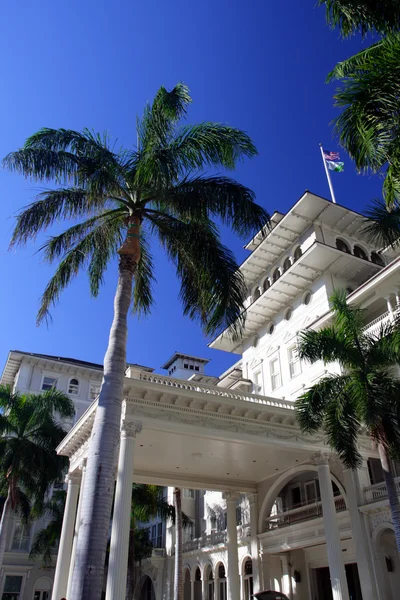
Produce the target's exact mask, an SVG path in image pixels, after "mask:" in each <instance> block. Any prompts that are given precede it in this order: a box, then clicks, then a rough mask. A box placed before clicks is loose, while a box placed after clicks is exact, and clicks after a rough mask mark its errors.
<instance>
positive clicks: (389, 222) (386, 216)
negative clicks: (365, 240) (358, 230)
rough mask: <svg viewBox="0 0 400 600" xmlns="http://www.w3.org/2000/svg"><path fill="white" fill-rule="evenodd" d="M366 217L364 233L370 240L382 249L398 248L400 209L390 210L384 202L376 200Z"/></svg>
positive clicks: (396, 207) (367, 211)
mask: <svg viewBox="0 0 400 600" xmlns="http://www.w3.org/2000/svg"><path fill="white" fill-rule="evenodd" d="M365 215H366V217H367V219H366V221H365V224H364V231H365V232H366V233H367V234H368V236H369V238H370V240H371V241H372V242H375V243H377V244H379V245H380V246H381V247H382V248H387V247H391V248H393V249H395V248H397V247H398V245H399V240H400V207H399V206H395V207H393V208H391V209H390V210H388V209H387V206H386V204H385V203H384V202H382V201H381V200H375V202H374V203H373V204H372V205H371V206H370V207H369V209H367V210H366V211H365Z"/></svg>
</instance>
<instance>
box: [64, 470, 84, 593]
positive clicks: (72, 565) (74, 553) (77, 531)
mask: <svg viewBox="0 0 400 600" xmlns="http://www.w3.org/2000/svg"><path fill="white" fill-rule="evenodd" d="M80 469H81V472H82V477H81V486H80V491H79V502H78V509H77V511H76V519H75V531H74V539H73V543H72V553H71V564H70V567H69V576H68V586H67V595H66V597H67V598H70V597H71V585H72V576H73V574H74V567H75V556H76V548H77V544H78V534H79V525H80V515H81V508H82V500H83V494H84V485H85V475H86V458H85V460H84V462H83V464H82V465H81V467H80Z"/></svg>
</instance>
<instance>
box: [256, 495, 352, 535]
mask: <svg viewBox="0 0 400 600" xmlns="http://www.w3.org/2000/svg"><path fill="white" fill-rule="evenodd" d="M334 501H335V507H336V512H342V511H344V510H346V503H345V500H344V498H343V496H335V498H334ZM318 517H322V502H321V501H318V502H313V503H312V504H303V505H302V506H299V507H297V508H292V509H291V510H286V511H285V512H282V513H279V514H276V515H270V516H269V517H267V519H266V525H267V526H266V530H267V531H270V530H272V529H278V528H281V527H288V526H289V525H293V524H295V523H301V522H302V521H309V520H310V519H317V518H318Z"/></svg>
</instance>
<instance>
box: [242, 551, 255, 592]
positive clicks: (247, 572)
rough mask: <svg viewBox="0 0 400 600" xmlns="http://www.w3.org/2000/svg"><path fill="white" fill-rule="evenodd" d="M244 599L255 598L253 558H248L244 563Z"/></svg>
mask: <svg viewBox="0 0 400 600" xmlns="http://www.w3.org/2000/svg"><path fill="white" fill-rule="evenodd" d="M243 579H244V599H243V600H252V598H253V563H252V562H251V560H250V559H249V560H246V562H245V563H244V575H243Z"/></svg>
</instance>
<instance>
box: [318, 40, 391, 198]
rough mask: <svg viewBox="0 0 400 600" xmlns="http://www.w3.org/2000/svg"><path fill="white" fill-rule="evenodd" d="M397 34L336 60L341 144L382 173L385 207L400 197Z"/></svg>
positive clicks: (359, 165) (356, 158) (336, 125)
mask: <svg viewBox="0 0 400 600" xmlns="http://www.w3.org/2000/svg"><path fill="white" fill-rule="evenodd" d="M399 78H400V34H397V33H396V34H391V35H388V36H387V37H385V38H383V39H382V40H380V41H379V42H377V43H376V44H373V45H372V46H371V47H370V48H367V49H366V50H362V51H361V52H359V53H358V54H356V55H355V56H352V57H351V58H349V59H348V60H345V61H343V62H341V63H338V65H336V67H335V69H334V70H333V71H332V72H331V73H330V75H329V77H328V80H329V81H332V80H340V81H341V84H340V87H339V88H338V89H337V90H336V92H335V96H334V97H335V101H336V102H335V104H336V106H337V107H339V108H340V109H341V114H340V115H339V116H338V117H337V118H336V119H335V121H334V129H335V133H336V134H337V135H338V136H339V139H340V143H341V145H342V146H343V147H344V148H345V149H346V151H347V152H348V153H349V155H350V156H351V158H352V159H353V160H354V161H355V164H356V167H357V168H358V169H359V170H364V171H370V172H373V173H378V172H381V173H382V174H383V172H384V174H385V179H384V186H383V194H384V197H385V199H386V203H387V205H388V207H392V206H393V205H395V204H396V202H398V201H399V199H400V145H399V142H398V140H399V133H400V129H399V128H400V120H399V115H400V111H399V94H400V83H399V81H400V79H399Z"/></svg>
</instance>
